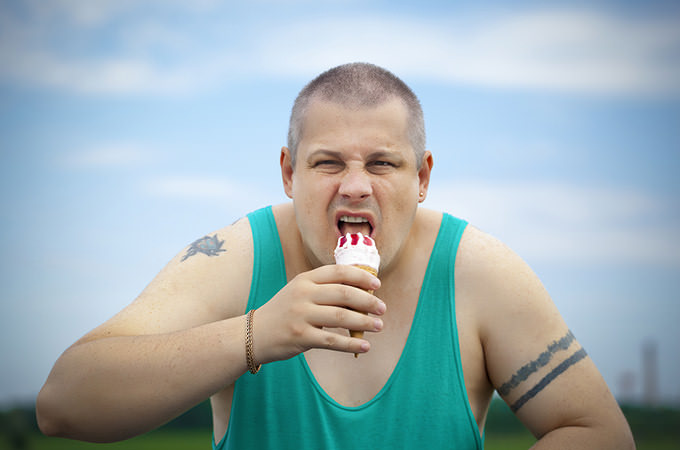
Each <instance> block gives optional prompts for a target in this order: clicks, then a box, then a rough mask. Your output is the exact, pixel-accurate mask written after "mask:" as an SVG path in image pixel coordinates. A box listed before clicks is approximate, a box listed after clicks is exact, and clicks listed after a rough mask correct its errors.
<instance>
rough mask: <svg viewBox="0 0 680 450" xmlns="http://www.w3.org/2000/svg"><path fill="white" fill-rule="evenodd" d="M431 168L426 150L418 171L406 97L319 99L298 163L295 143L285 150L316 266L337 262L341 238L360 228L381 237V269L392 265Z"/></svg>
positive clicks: (288, 183) (308, 118)
mask: <svg viewBox="0 0 680 450" xmlns="http://www.w3.org/2000/svg"><path fill="white" fill-rule="evenodd" d="M431 166H432V159H431V155H430V154H429V153H427V152H426V156H425V162H424V163H423V167H422V168H421V169H420V171H419V170H418V169H417V164H416V161H415V154H414V152H413V148H412V147H411V144H410V142H409V139H408V134H407V110H406V107H405V106H404V105H403V104H402V103H401V101H399V100H398V99H393V100H389V101H387V102H385V103H383V104H381V105H379V106H377V107H372V108H367V109H359V110H351V109H347V108H345V107H343V106H341V105H338V104H335V103H330V102H325V101H319V100H313V101H312V102H311V103H310V105H309V107H308V109H307V112H306V115H305V121H304V126H303V131H302V136H301V139H300V142H299V145H298V153H297V158H296V162H295V167H291V163H290V154H289V152H288V149H286V148H284V149H283V150H282V154H281V167H282V174H283V180H284V187H285V190H286V194H287V195H288V196H289V197H290V198H292V199H293V203H294V207H295V215H296V220H297V224H298V227H299V229H300V232H301V234H302V242H303V245H304V247H305V252H306V255H307V258H308V259H309V262H310V263H311V264H312V266H317V265H322V264H333V263H334V259H333V250H334V248H335V245H336V243H337V239H338V237H339V236H341V235H344V234H345V233H347V232H358V231H360V232H362V233H363V234H365V235H370V236H371V237H373V239H375V241H376V246H377V248H378V250H379V251H380V255H381V266H382V267H381V270H383V269H388V268H389V266H390V264H391V263H392V262H393V261H394V258H395V256H396V255H398V253H399V250H400V249H401V248H402V244H403V243H404V241H405V239H406V238H407V236H408V234H409V231H410V228H411V225H412V223H413V219H414V217H415V212H416V209H417V206H418V199H419V193H420V192H426V190H427V185H428V182H429V174H430V169H431Z"/></svg>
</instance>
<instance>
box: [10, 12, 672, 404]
mask: <svg viewBox="0 0 680 450" xmlns="http://www.w3.org/2000/svg"><path fill="white" fill-rule="evenodd" d="M351 61H367V62H372V63H375V64H378V65H381V66H383V67H385V68H387V69H388V70H391V71H393V72H394V73H395V74H396V75H397V76H399V77H401V78H402V79H403V80H404V81H405V82H406V83H407V84H409V86H411V88H412V89H413V90H414V92H415V93H416V95H418V96H419V98H420V100H421V103H422V105H423V109H424V113H425V121H426V129H427V138H428V145H427V147H428V149H429V150H431V151H432V152H433V155H434V162H435V164H434V171H433V174H432V182H431V187H430V193H429V196H428V199H427V200H426V202H425V203H424V206H425V207H429V208H434V209H441V210H445V211H447V212H449V213H451V214H453V215H455V216H458V217H461V218H464V219H466V220H468V221H469V222H470V223H471V224H473V225H475V226H477V227H478V228H481V229H482V230H484V231H486V232H488V233H490V234H492V235H494V236H496V237H498V238H499V239H501V240H502V241H503V242H505V243H506V244H507V245H509V246H510V247H511V248H512V249H513V250H515V251H516V252H517V253H518V254H519V255H520V256H521V257H523V258H524V259H525V260H526V261H527V262H528V263H529V265H530V266H531V267H532V268H533V270H534V271H535V272H536V273H537V274H538V275H539V277H540V278H541V280H542V281H543V283H544V284H545V286H546V288H547V289H548V291H549V292H550V294H551V295H552V298H553V300H554V301H555V303H556V304H557V306H558V308H559V309H560V311H561V313H562V315H563V316H564V317H565V319H566V321H567V323H568V325H569V326H570V328H571V330H572V331H573V332H574V334H575V336H576V338H577V339H578V340H579V341H580V343H581V344H582V345H583V346H584V347H585V349H586V350H587V351H588V353H589V355H590V357H591V358H592V359H593V360H594V361H595V363H596V365H597V366H598V367H599V368H600V370H601V372H602V374H603V376H604V377H605V380H606V381H607V383H608V384H609V387H610V388H611V390H612V391H613V392H614V394H615V395H616V396H617V398H619V399H627V400H631V399H632V400H633V401H639V402H643V399H644V398H651V397H650V396H653V397H654V400H653V401H654V402H657V403H659V404H673V405H676V406H677V405H680V381H678V380H680V358H678V355H679V354H680V327H678V326H677V323H678V321H679V320H680V305H679V300H680V298H679V294H678V292H680V202H679V201H678V199H679V198H680V197H679V195H680V179H679V177H678V176H677V174H678V173H680V170H679V169H680V4H678V3H677V2H673V1H655V0H652V1H650V2H645V3H644V4H639V3H638V2H632V1H613V0H595V1H592V2H585V1H576V2H565V1H562V2H560V1H554V2H547V3H546V2H537V1H534V0H520V1H518V2H513V3H512V5H511V6H510V5H509V4H508V3H507V2H503V1H490V2H485V3H484V6H481V5H480V4H478V3H477V2H472V1H461V2H455V3H453V4H452V3H450V2H443V1H423V2H419V3H418V4H417V5H416V4H413V3H412V2H405V1H392V2H387V1H370V2H359V1H338V0H326V1H322V2H311V1H307V0H294V1H292V0H291V1H276V0H256V1H254V2H250V3H249V4H248V5H245V4H240V3H236V2H230V1H228V2H219V1H216V0H200V1H195V2H191V3H190V4H188V3H185V2H180V1H177V0H171V1H160V0H150V1H147V2H133V1H125V0H118V1H114V0H101V1H98V2H89V1H86V0H54V1H51V2H42V1H39V0H26V1H6V2H2V3H1V4H0V99H1V101H0V152H1V153H0V157H1V158H2V160H1V161H2V162H1V164H0V174H1V175H2V176H1V177H0V183H2V184H1V187H2V189H1V191H2V194H1V197H0V198H1V201H2V204H1V206H2V208H0V211H1V212H0V246H1V248H3V249H4V250H5V258H3V260H2V263H1V267H0V268H1V270H0V298H1V299H2V302H3V306H4V308H5V313H4V314H3V315H2V318H1V319H0V325H1V326H0V330H1V331H0V352H1V354H2V355H3V359H4V362H3V365H2V367H0V381H2V383H0V405H3V404H10V403H12V402H14V401H23V400H24V399H30V398H33V397H34V396H35V395H36V394H37V392H38V390H39V389H40V387H41V385H42V383H43V382H44V380H45V378H46V377H47V374H48V372H49V370H50V368H51V366H52V364H53V363H54V361H55V360H56V359H57V358H58V356H59V355H60V354H61V352H63V351H64V350H65V349H66V348H67V347H68V346H69V345H71V344H72V343H73V342H74V341H76V340H77V339H78V338H79V337H80V336H82V335H83V334H84V333H86V332H87V331H89V330H90V329H92V328H94V327H95V326H97V325H99V324H100V323H102V322H104V321H105V320H107V319H108V318H109V317H111V316H112V315H114V314H115V313H116V312H118V311H119V310H120V309H122V308H123V307H124V306H125V305H127V304H128V303H130V302H131V301H132V300H134V298H135V297H136V296H137V295H138V294H139V292H141V290H142V289H143V288H144V286H145V285H146V284H147V283H148V282H149V281H150V280H151V279H152V278H153V277H154V276H155V274H156V273H158V271H160V270H161V269H162V267H163V266H164V264H165V263H166V262H167V261H169V260H170V259H171V258H172V257H173V256H174V255H175V254H177V253H179V252H181V251H182V249H183V248H184V247H185V246H186V245H188V244H189V243H190V242H192V241H194V240H195V239H196V238H198V237H200V236H203V235H205V234H207V233H210V232H212V231H214V230H216V229H219V228H222V227H223V226H226V225H228V224H230V223H232V222H233V221H234V220H236V219H237V218H239V217H241V216H243V215H245V214H246V213H248V212H249V211H251V210H254V209H257V208H259V207H261V206H265V205H267V204H276V203H279V202H283V201H287V198H286V197H285V195H284V193H283V189H282V187H281V182H280V172H279V166H278V157H279V151H280V148H281V146H283V145H285V143H286V134H287V126H288V114H289V111H290V108H291V106H292V103H293V100H294V99H295V96H296V95H297V93H298V92H299V90H300V89H301V88H302V87H303V86H304V85H305V84H306V83H307V82H308V81H309V80H311V79H312V78H313V77H314V76H315V75H317V74H318V73H320V72H322V71H323V70H326V69H328V68H330V67H332V66H335V65H337V64H342V63H346V62H351ZM650 342H653V343H655V344H653V345H655V347H654V348H655V350H654V352H653V353H654V355H655V356H654V357H652V358H651V359H650V354H651V353H650V351H649V348H650V345H652V344H649V343H650ZM645 355H646V356H645ZM649 361H653V362H652V363H650V362H649ZM650 370H651V372H650ZM650 379H654V380H656V381H654V382H650V381H649V380H650ZM649 383H652V384H653V386H652V387H650V384H649ZM650 393H653V394H650Z"/></svg>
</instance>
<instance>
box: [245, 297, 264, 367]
mask: <svg viewBox="0 0 680 450" xmlns="http://www.w3.org/2000/svg"><path fill="white" fill-rule="evenodd" d="M254 315H255V310H254V309H251V310H250V311H248V316H247V317H246V364H248V370H250V373H252V374H256V373H257V372H258V371H259V370H260V367H262V364H257V365H256V364H255V357H254V356H253V316H254Z"/></svg>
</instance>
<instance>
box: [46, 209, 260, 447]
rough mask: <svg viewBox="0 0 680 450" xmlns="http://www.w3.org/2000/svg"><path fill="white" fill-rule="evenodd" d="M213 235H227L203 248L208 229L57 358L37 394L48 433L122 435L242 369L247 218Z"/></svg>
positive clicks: (97, 437)
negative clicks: (137, 293)
mask: <svg viewBox="0 0 680 450" xmlns="http://www.w3.org/2000/svg"><path fill="white" fill-rule="evenodd" d="M214 237H215V239H217V240H218V241H223V242H222V245H221V246H219V247H220V248H215V249H213V251H212V252H210V251H209V250H206V251H204V252H201V251H197V249H199V248H200V244H203V245H205V244H210V243H211V241H210V239H209V238H208V237H206V238H207V239H205V240H204V242H199V241H197V242H196V243H194V244H192V246H190V247H189V248H187V249H186V250H185V251H183V252H182V253H180V254H179V255H177V257H175V258H174V259H173V260H172V261H171V262H170V263H169V264H168V265H167V266H166V267H165V268H164V269H163V270H162V271H161V273H159V274H158V276H157V277H156V278H155V279H154V280H153V281H152V282H151V283H150V284H149V286H147V288H146V289H145V290H144V292H142V294H141V295H140V296H139V297H138V298H137V299H136V300H135V301H134V302H133V303H132V304H131V305H129V306H128V307H127V308H125V309H124V310H123V311H121V312H120V313H118V314H117V315H116V316H114V317H113V318H111V319H110V320H109V321H107V322H106V323H104V324H103V325H101V326H100V327H98V328H96V329H95V330H93V331H92V332H90V333H88V334H87V335H85V336H84V337H83V338H81V339H80V340H79V341H78V342H76V343H75V344H74V345H73V346H71V347H70V348H69V349H67V350H66V351H65V352H64V354H63V355H62V356H61V357H60V358H59V359H58V360H57V362H56V363H55V365H54V368H53V370H52V372H51V373H50V375H49V377H48V379H47V381H46V383H45V385H44V387H43V389H42V390H41V392H40V394H39V396H38V402H37V414H38V420H39V424H40V426H41V429H42V430H43V431H44V432H45V433H46V434H49V435H59V436H65V437H73V438H76V439H83V440H90V441H112V440H120V439H125V438H128V437H131V436H134V435H136V434H140V433H142V432H145V431H148V430H150V429H153V428H154V427H157V426H158V425H160V424H162V423H164V422H166V421H168V420H170V419H172V418H173V417H175V416H177V415H178V414H180V413H181V412H183V411H185V410H187V409H189V408H191V407H192V406H194V405H196V404H198V403H200V402H201V401H202V400H204V399H205V398H207V397H208V396H209V395H210V394H211V393H213V392H216V391H218V390H219V389H221V388H223V387H224V386H225V385H228V384H230V383H232V382H233V381H234V380H235V379H236V378H237V377H238V376H239V375H240V374H242V373H243V372H244V371H245V370H246V368H245V359H244V349H243V345H239V344H240V343H242V342H243V337H242V333H243V327H244V320H243V317H242V314H243V312H244V310H245V303H246V301H247V296H248V288H249V281H250V273H251V271H252V256H250V254H251V250H250V248H251V246H252V243H251V239H250V228H249V226H248V222H247V221H246V220H243V221H240V222H238V223H237V224H235V225H233V226H232V227H229V228H226V229H224V230H222V231H220V232H218V233H216V234H215V235H214ZM215 242H217V241H215ZM213 243H214V242H213ZM225 244H226V245H225ZM218 250H219V251H218Z"/></svg>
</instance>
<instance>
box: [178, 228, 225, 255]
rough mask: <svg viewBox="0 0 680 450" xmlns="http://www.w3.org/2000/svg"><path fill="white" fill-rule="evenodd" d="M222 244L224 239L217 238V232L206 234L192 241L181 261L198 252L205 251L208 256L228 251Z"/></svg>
mask: <svg viewBox="0 0 680 450" xmlns="http://www.w3.org/2000/svg"><path fill="white" fill-rule="evenodd" d="M222 244H224V241H220V240H219V239H217V235H216V234H214V235H212V236H204V237H202V238H200V239H197V240H195V241H194V242H192V243H191V245H190V246H189V249H188V250H187V253H186V254H185V255H184V257H183V258H182V260H181V261H185V260H186V259H187V258H189V257H191V256H194V255H195V254H197V253H203V254H204V255H208V256H219V254H220V253H221V252H226V250H225V249H223V248H222Z"/></svg>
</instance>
